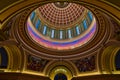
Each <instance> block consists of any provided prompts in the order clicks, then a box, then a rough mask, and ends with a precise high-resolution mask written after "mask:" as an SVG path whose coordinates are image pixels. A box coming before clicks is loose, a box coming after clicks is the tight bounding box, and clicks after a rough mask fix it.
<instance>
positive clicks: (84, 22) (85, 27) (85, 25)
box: [83, 20, 87, 29]
mask: <svg viewBox="0 0 120 80" xmlns="http://www.w3.org/2000/svg"><path fill="white" fill-rule="evenodd" d="M83 26H84V29H87V23H86V20H84V21H83Z"/></svg>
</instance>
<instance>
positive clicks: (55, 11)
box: [37, 2, 86, 28]
mask: <svg viewBox="0 0 120 80" xmlns="http://www.w3.org/2000/svg"><path fill="white" fill-rule="evenodd" d="M38 9H39V10H37V13H38V15H39V17H40V19H42V20H43V21H44V22H46V23H47V24H49V25H51V26H52V27H55V28H68V27H70V26H71V25H74V24H76V22H79V21H80V19H81V18H83V17H84V16H85V14H84V13H86V9H85V8H84V7H83V6H81V5H78V4H75V3H67V2H63V3H60V2H56V3H49V4H46V5H43V6H41V7H39V8H38Z"/></svg>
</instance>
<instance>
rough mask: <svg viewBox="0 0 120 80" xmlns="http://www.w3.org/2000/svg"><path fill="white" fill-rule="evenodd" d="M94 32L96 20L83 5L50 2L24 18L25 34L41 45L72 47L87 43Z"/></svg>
mask: <svg viewBox="0 0 120 80" xmlns="http://www.w3.org/2000/svg"><path fill="white" fill-rule="evenodd" d="M95 32H96V19H95V17H94V15H93V14H92V13H91V12H90V11H89V10H88V9H86V8H85V7H83V6H81V5H78V4H75V3H67V2H62V3H60V2H56V3H49V4H45V5H43V6H40V7H39V8H37V9H36V10H34V11H33V12H32V13H31V14H30V16H29V17H28V20H27V33H28V36H29V37H30V38H31V39H32V40H33V41H34V42H35V43H38V44H39V45H40V46H42V47H45V48H47V49H53V50H60V51H61V50H71V49H74V48H78V47H80V46H83V45H84V44H86V43H88V42H89V41H90V40H91V39H92V38H93V36H94V35H95Z"/></svg>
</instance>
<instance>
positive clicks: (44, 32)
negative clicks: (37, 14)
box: [43, 26, 47, 35]
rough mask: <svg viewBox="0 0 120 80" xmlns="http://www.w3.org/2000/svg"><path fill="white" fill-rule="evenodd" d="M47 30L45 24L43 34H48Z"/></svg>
mask: <svg viewBox="0 0 120 80" xmlns="http://www.w3.org/2000/svg"><path fill="white" fill-rule="evenodd" d="M46 30H47V26H44V29H43V34H44V35H45V34H46Z"/></svg>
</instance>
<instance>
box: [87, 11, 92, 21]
mask: <svg viewBox="0 0 120 80" xmlns="http://www.w3.org/2000/svg"><path fill="white" fill-rule="evenodd" d="M88 16H89V18H90V20H91V21H92V19H93V16H92V13H91V12H88Z"/></svg>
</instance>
